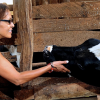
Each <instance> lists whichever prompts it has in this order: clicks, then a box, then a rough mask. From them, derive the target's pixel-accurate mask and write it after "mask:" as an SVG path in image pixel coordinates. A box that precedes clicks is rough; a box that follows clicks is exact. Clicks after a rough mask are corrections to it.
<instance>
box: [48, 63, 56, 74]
mask: <svg viewBox="0 0 100 100" xmlns="http://www.w3.org/2000/svg"><path fill="white" fill-rule="evenodd" d="M47 65H50V66H51V69H50V70H49V71H48V72H49V73H51V72H53V71H54V68H56V69H57V67H54V65H53V62H51V63H49V64H47Z"/></svg>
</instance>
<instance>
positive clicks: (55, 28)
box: [33, 16, 100, 33]
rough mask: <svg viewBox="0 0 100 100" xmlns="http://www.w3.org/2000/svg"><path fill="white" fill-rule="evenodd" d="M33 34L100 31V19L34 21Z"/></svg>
mask: <svg viewBox="0 0 100 100" xmlns="http://www.w3.org/2000/svg"><path fill="white" fill-rule="evenodd" d="M33 23H34V24H33V32H34V33H35V32H60V31H77V30H78V31H80V30H81V31H87V30H95V29H100V17H99V16H98V17H91V18H69V19H41V20H33Z"/></svg>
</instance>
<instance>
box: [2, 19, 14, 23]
mask: <svg viewBox="0 0 100 100" xmlns="http://www.w3.org/2000/svg"><path fill="white" fill-rule="evenodd" d="M0 21H4V22H8V23H9V24H11V23H12V22H13V18H12V19H10V20H0Z"/></svg>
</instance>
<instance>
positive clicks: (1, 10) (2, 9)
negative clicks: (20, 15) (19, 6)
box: [0, 3, 9, 19]
mask: <svg viewBox="0 0 100 100" xmlns="http://www.w3.org/2000/svg"><path fill="white" fill-rule="evenodd" d="M7 10H9V7H8V6H7V4H6V3H0V19H3V18H4V17H5V13H6V11H7Z"/></svg>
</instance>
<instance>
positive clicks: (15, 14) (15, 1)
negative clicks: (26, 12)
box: [13, 0, 19, 24]
mask: <svg viewBox="0 0 100 100" xmlns="http://www.w3.org/2000/svg"><path fill="white" fill-rule="evenodd" d="M18 21H19V18H18V0H13V22H14V24H15V23H17V22H18Z"/></svg>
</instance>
